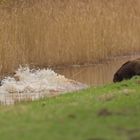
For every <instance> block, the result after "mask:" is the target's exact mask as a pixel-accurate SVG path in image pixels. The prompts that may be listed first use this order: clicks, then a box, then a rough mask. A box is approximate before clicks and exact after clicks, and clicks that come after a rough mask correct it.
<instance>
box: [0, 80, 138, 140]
mask: <svg viewBox="0 0 140 140" xmlns="http://www.w3.org/2000/svg"><path fill="white" fill-rule="evenodd" d="M139 118H140V78H139V79H133V80H130V81H124V82H122V83H118V84H111V85H107V86H103V87H98V88H94V87H93V88H90V89H87V90H84V91H80V92H78V93H71V94H66V95H62V96H58V97H54V98H49V99H45V100H41V101H35V102H30V103H20V104H17V105H14V106H8V107H5V106H0V139H2V140H8V139H14V140H19V139H20V140H28V139H29V140H39V139H49V140H139V139H140V121H139Z"/></svg>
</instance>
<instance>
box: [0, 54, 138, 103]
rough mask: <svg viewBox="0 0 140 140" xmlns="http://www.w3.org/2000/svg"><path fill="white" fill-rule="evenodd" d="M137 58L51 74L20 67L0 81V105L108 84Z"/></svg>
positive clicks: (76, 67) (136, 56) (65, 68)
mask: <svg viewBox="0 0 140 140" xmlns="http://www.w3.org/2000/svg"><path fill="white" fill-rule="evenodd" d="M138 57H140V55H135V56H126V57H120V58H112V59H109V60H107V61H104V62H102V63H97V64H94V65H84V66H79V65H75V66H68V67H59V68H56V69H54V71H53V70H51V69H29V67H20V68H19V69H18V70H17V71H16V72H15V74H14V75H13V76H11V77H5V78H4V79H3V80H2V82H1V83H2V86H0V103H1V104H5V105H10V104H14V103H17V102H20V101H33V100H37V99H40V98H44V97H50V96H56V95H59V94H64V93H67V92H71V91H77V90H81V89H84V88H87V87H89V86H101V85H104V84H108V83H112V79H113V75H114V73H115V72H116V71H117V70H118V69H119V67H120V66H121V65H122V64H123V63H125V62H126V61H128V60H131V59H135V58H138ZM71 79H72V80H71Z"/></svg>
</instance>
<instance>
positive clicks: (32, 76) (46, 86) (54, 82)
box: [0, 67, 87, 105]
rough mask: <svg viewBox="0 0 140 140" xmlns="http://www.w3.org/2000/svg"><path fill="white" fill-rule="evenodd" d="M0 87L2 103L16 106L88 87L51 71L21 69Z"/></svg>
mask: <svg viewBox="0 0 140 140" xmlns="http://www.w3.org/2000/svg"><path fill="white" fill-rule="evenodd" d="M1 84H2V86H0V103H1V104H7V105H9V104H14V103H17V102H20V101H32V100H36V99H40V98H44V97H50V96H55V95H58V94H64V93H66V92H71V91H77V90H80V89H83V88H86V87H87V86H86V85H84V84H82V83H79V82H76V81H74V80H70V79H67V78H65V77H64V76H63V75H60V74H57V73H55V72H54V71H53V70H51V69H37V70H36V69H29V67H20V68H19V69H18V70H17V71H16V72H15V75H13V76H11V77H5V78H4V79H3V80H2V82H1Z"/></svg>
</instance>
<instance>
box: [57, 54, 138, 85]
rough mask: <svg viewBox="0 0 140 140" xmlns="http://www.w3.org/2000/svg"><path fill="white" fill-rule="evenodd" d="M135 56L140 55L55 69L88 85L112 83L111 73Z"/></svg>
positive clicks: (136, 56)
mask: <svg viewBox="0 0 140 140" xmlns="http://www.w3.org/2000/svg"><path fill="white" fill-rule="evenodd" d="M135 58H140V55H133V56H124V57H116V58H112V59H109V60H107V61H105V62H102V63H98V64H94V65H85V66H78V65H77V66H72V67H61V68H59V69H56V70H55V71H56V72H57V73H60V74H62V75H64V76H66V77H67V78H70V79H73V80H76V81H79V82H81V83H85V84H87V85H90V86H101V85H105V84H109V83H112V80H113V75H114V73H115V72H116V71H117V70H118V69H119V68H120V66H121V65H122V64H123V63H125V62H126V61H128V60H132V59H135Z"/></svg>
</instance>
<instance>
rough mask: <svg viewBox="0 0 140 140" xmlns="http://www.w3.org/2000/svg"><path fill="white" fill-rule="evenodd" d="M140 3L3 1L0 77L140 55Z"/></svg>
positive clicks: (124, 0) (130, 0) (116, 0)
mask: <svg viewBox="0 0 140 140" xmlns="http://www.w3.org/2000/svg"><path fill="white" fill-rule="evenodd" d="M139 23H140V1H139V0H0V73H4V72H11V71H13V70H14V69H15V68H17V67H18V65H19V64H34V65H40V66H49V65H63V64H79V63H80V64H82V63H93V62H95V61H99V60H103V59H105V58H108V57H109V56H114V55H122V54H128V53H130V52H131V53H134V52H137V51H140V24H139Z"/></svg>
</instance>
